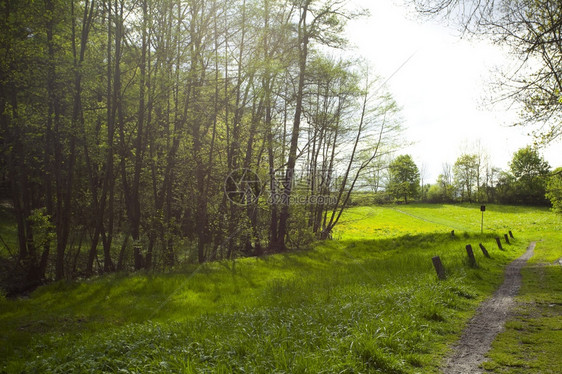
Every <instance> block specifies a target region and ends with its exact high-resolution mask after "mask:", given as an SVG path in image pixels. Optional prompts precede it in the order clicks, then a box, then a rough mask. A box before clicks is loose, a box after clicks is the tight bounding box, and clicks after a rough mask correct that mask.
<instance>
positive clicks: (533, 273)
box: [483, 232, 562, 374]
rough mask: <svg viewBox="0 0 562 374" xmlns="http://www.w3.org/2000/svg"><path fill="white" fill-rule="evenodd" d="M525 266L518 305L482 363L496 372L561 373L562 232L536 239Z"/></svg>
mask: <svg viewBox="0 0 562 374" xmlns="http://www.w3.org/2000/svg"><path fill="white" fill-rule="evenodd" d="M537 248H539V251H537V252H536V253H535V255H534V256H533V257H532V258H531V259H530V260H529V262H528V264H527V266H526V267H525V268H524V269H523V270H522V274H523V285H522V287H521V290H520V292H519V297H518V298H517V307H516V308H515V311H514V313H513V316H512V318H511V320H510V321H508V322H507V323H506V328H505V331H504V332H503V333H501V334H500V335H499V336H498V338H497V339H496V341H495V342H494V344H493V346H492V350H491V351H490V352H489V354H488V357H489V359H488V361H487V362H485V363H484V364H483V367H484V368H485V369H487V370H488V371H490V372H493V373H529V372H534V373H552V374H555V373H562V360H560V352H561V351H562V266H561V265H562V263H560V262H559V261H560V259H561V257H562V232H558V233H553V234H552V235H549V236H548V238H545V239H543V240H542V241H541V242H539V243H537Z"/></svg>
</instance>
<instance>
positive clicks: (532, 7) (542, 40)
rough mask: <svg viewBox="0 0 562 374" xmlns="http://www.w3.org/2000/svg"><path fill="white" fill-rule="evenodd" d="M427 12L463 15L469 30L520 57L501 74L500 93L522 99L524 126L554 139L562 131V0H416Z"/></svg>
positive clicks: (541, 138) (462, 21) (541, 137)
mask: <svg viewBox="0 0 562 374" xmlns="http://www.w3.org/2000/svg"><path fill="white" fill-rule="evenodd" d="M412 2H413V3H414V4H415V5H416V6H417V9H418V10H419V11H420V12H421V13H423V14H429V15H437V14H446V15H448V16H453V15H454V16H455V18H457V19H459V20H460V26H461V28H462V31H463V33H465V32H469V33H473V34H480V35H484V36H486V37H488V38H490V39H492V40H493V41H494V42H496V43H498V44H501V45H504V46H507V47H508V48H509V49H510V50H511V51H512V56H515V57H516V58H517V59H518V61H517V62H518V66H517V68H516V69H515V70H514V72H509V71H508V72H504V73H503V74H501V75H500V77H499V79H498V91H499V98H500V99H505V100H508V101H510V103H511V102H516V103H518V104H520V106H521V108H522V109H523V110H522V111H521V122H520V123H519V124H521V125H536V127H535V129H534V134H535V136H536V137H537V139H538V140H539V141H541V142H544V143H548V142H551V141H553V140H555V139H557V138H559V137H560V136H561V135H562V121H561V114H560V113H562V111H561V110H560V109H561V106H562V101H561V100H560V98H561V96H560V95H561V92H562V76H561V74H560V60H561V59H562V39H561V38H560V27H561V25H562V12H561V11H560V1H558V0H540V1H529V0H483V1H477V2H475V1H471V0H412Z"/></svg>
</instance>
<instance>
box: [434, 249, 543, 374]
mask: <svg viewBox="0 0 562 374" xmlns="http://www.w3.org/2000/svg"><path fill="white" fill-rule="evenodd" d="M535 245H536V242H531V244H529V247H527V251H526V252H525V253H524V254H523V255H522V256H521V257H519V258H518V259H516V260H514V261H513V262H511V263H510V264H509V265H507V267H506V269H505V278H504V281H503V284H502V285H501V286H500V288H498V290H497V291H496V292H495V293H494V294H493V295H492V297H490V298H489V299H487V300H485V301H484V302H483V303H482V304H480V306H479V307H478V309H477V310H476V314H475V315H474V317H472V319H471V320H470V321H469V322H468V325H467V326H466V328H465V330H464V331H463V333H462V335H461V338H460V339H459V341H458V342H457V343H456V344H455V345H454V346H453V352H452V354H451V355H450V356H449V357H448V359H447V361H446V363H445V365H444V366H443V368H442V372H443V373H444V374H466V373H470V374H479V373H482V369H480V368H479V366H480V364H481V363H482V362H484V360H485V355H486V353H487V352H488V351H489V350H490V347H491V344H492V342H493V341H494V339H495V338H496V335H497V334H498V333H499V332H500V331H502V329H503V326H504V324H505V321H506V320H507V318H508V317H509V313H510V311H511V309H512V307H513V305H514V303H515V300H514V297H515V296H517V293H518V292H519V288H520V287H521V268H522V267H523V266H524V265H525V263H526V262H527V260H528V259H529V258H531V256H532V255H533V251H534V249H535Z"/></svg>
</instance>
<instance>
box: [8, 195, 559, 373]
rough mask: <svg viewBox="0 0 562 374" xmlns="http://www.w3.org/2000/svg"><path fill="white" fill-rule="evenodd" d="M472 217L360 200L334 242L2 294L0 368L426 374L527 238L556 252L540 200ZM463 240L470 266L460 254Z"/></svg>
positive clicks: (467, 212)
mask: <svg viewBox="0 0 562 374" xmlns="http://www.w3.org/2000/svg"><path fill="white" fill-rule="evenodd" d="M480 218H481V213H480V210H479V206H475V205H457V206H451V205H408V206H396V207H358V208H354V209H352V210H349V211H348V212H347V213H346V215H345V217H344V221H343V222H342V224H341V225H340V226H339V227H338V230H337V232H335V233H334V239H335V240H331V241H327V242H322V243H317V244H315V246H314V247H313V248H311V249H309V250H305V251H299V252H294V253H287V254H280V255H274V256H268V257H263V258H246V259H239V260H236V261H230V262H227V261H224V262H219V263H211V264H205V265H203V266H200V267H191V268H186V269H181V270H178V271H177V272H174V273H168V274H147V273H136V274H133V275H124V274H120V275H113V276H107V277H101V278H97V279H91V280H88V281H83V282H76V283H62V282H61V283H55V284H51V285H49V286H45V287H42V288H40V289H38V290H37V291H36V292H34V293H33V294H32V295H31V297H30V298H28V299H21V300H5V299H2V300H0V372H2V371H5V372H8V373H12V372H26V373H33V372H37V373H43V372H53V373H67V372H137V373H151V372H153V373H157V372H183V373H191V372H213V373H230V372H239V373H242V372H252V373H271V372H277V373H320V372H330V373H332V372H341V373H356V372H382V373H419V372H423V373H432V372H437V371H438V366H439V364H440V359H441V358H442V356H443V355H444V354H446V353H447V349H448V345H449V344H450V343H451V342H453V341H454V340H455V339H456V338H457V337H458V335H459V333H460V331H462V328H463V326H464V324H465V322H466V321H467V320H468V318H470V316H471V315H472V314H473V312H474V309H475V307H476V306H477V304H478V303H479V302H480V301H481V300H482V299H484V298H485V297H487V296H489V295H490V294H491V293H492V292H493V290H494V289H495V288H496V287H497V286H498V285H499V284H500V283H501V281H502V276H503V273H502V270H503V267H504V266H505V264H507V263H508V262H509V261H511V260H513V259H514V258H516V257H517V256H519V255H520V254H521V253H523V252H524V250H525V248H526V247H527V245H528V243H529V241H530V240H540V239H545V242H544V243H551V244H549V245H548V247H544V248H548V249H547V250H546V251H547V252H548V254H544V258H548V259H551V258H554V257H556V256H559V257H562V253H561V249H560V247H558V248H556V245H555V244H552V243H556V242H555V241H554V240H555V239H556V238H558V239H559V238H560V236H559V235H560V234H559V233H560V231H561V227H562V224H561V221H560V218H559V217H557V216H555V215H553V214H552V213H550V212H549V211H548V210H546V209H536V208H523V207H500V206H488V207H487V211H486V212H485V221H484V222H485V224H484V228H485V233H484V235H480ZM451 230H455V236H454V237H452V236H451V234H450V231H451ZM507 230H512V231H513V233H514V235H515V239H514V240H512V243H511V244H510V245H504V249H505V250H504V251H500V250H498V249H497V246H496V244H495V240H494V237H495V236H496V235H499V234H501V235H502V236H503V234H504V233H506V232H507ZM557 235H558V236H557ZM469 243H470V244H472V246H473V247H474V248H475V254H476V258H477V263H478V266H477V267H476V268H471V267H469V266H468V263H467V261H466V252H465V249H464V247H465V245H466V244H469ZM478 243H483V244H484V245H485V246H486V248H488V250H489V251H490V253H491V258H490V259H487V258H484V257H483V256H482V254H481V253H480V251H479V250H478ZM541 251H544V250H543V246H542V242H541V243H539V244H538V245H537V248H536V254H537V255H538V256H541V255H542V254H541V253H542V252H541ZM435 255H439V256H441V259H442V261H443V263H444V266H445V268H446V270H447V275H448V277H447V279H446V280H445V281H438V280H437V278H436V276H435V272H434V270H433V268H432V264H431V257H433V256H435ZM541 258H543V257H541ZM531 276H532V273H526V275H525V277H526V278H527V277H531ZM557 279H558V280H559V278H557ZM555 281H556V279H554V280H553V282H554V283H552V284H553V287H555V286H556V283H555ZM558 285H559V283H558ZM528 292H529V293H532V292H535V291H533V290H532V289H531V290H529V291H528ZM545 294H547V293H545ZM522 297H524V296H522ZM529 297H531V296H529ZM545 323H549V322H547V321H546V320H545ZM506 339H509V337H508V338H506ZM499 349H500V350H501V347H500V348H499ZM500 354H504V353H502V352H500ZM502 357H503V356H502ZM488 364H489V365H495V366H494V367H495V368H500V367H502V363H501V362H500V363H498V362H495V364H494V363H488ZM490 367H491V366H490ZM498 370H499V369H498Z"/></svg>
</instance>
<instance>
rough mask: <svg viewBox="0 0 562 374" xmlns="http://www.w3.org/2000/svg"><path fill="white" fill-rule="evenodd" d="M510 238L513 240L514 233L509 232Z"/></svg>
mask: <svg viewBox="0 0 562 374" xmlns="http://www.w3.org/2000/svg"><path fill="white" fill-rule="evenodd" d="M509 236H510V237H512V238H513V233H512V232H511V230H509ZM514 239H515V238H514Z"/></svg>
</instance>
